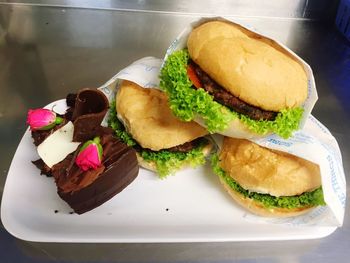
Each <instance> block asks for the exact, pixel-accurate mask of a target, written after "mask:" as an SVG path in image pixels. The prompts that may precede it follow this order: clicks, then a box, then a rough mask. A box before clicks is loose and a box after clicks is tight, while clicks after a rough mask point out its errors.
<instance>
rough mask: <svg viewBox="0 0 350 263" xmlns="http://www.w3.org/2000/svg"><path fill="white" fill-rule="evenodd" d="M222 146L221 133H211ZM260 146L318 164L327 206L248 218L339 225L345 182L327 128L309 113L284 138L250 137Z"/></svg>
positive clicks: (304, 223) (343, 205) (300, 223)
mask: <svg viewBox="0 0 350 263" xmlns="http://www.w3.org/2000/svg"><path fill="white" fill-rule="evenodd" d="M213 138H214V140H215V142H216V143H217V145H218V147H219V148H221V145H222V139H223V136H220V135H215V136H213ZM251 141H252V142H255V143H257V144H259V145H261V146H263V147H266V148H270V149H274V150H279V151H283V152H288V153H290V154H293V155H295V156H298V157H301V158H304V159H306V160H309V161H311V162H313V163H316V164H318V165H319V166H320V171H321V178H322V188H323V194H324V199H325V202H326V203H327V206H323V207H318V208H317V209H315V210H313V211H312V212H310V213H308V214H306V215H303V216H298V217H291V218H284V219H270V218H262V217H257V216H254V215H252V214H247V215H246V218H247V219H249V220H254V221H255V220H258V221H264V222H270V223H276V224H280V223H283V224H286V223H288V224H292V225H318V226H341V225H342V224H343V220H344V211H345V200H346V182H345V174H344V169H343V163H342V158H341V152H340V149H339V146H338V143H337V141H336V140H335V138H334V137H333V136H332V134H331V133H330V132H329V130H328V129H327V128H326V127H325V126H324V125H323V124H321V123H320V122H319V121H318V120H317V119H316V118H315V117H313V116H312V115H309V117H308V119H307V121H306V123H305V126H304V128H303V129H302V130H300V131H297V132H295V133H294V135H293V136H292V137H291V138H289V139H287V140H284V139H281V138H280V137H278V136H276V135H270V136H268V137H265V138H260V139H251Z"/></svg>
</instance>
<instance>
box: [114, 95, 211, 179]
mask: <svg viewBox="0 0 350 263" xmlns="http://www.w3.org/2000/svg"><path fill="white" fill-rule="evenodd" d="M115 103H116V102H115V101H113V102H112V103H111V106H110V112H109V119H108V126H109V127H111V128H112V129H113V130H114V131H115V134H116V136H117V137H118V138H119V139H121V140H122V141H123V142H124V143H126V144H127V145H128V146H131V147H133V148H134V149H135V150H136V151H137V153H138V154H139V155H140V156H141V157H142V158H143V159H144V160H145V161H146V162H151V163H154V164H155V166H156V170H157V173H158V175H159V177H160V178H165V177H166V176H167V175H170V174H172V173H174V172H175V171H177V170H179V169H180V168H181V167H182V166H183V165H184V164H189V165H190V166H192V167H196V166H199V165H202V164H204V163H205V154H204V152H203V149H204V147H205V146H207V145H208V144H209V141H208V140H207V139H206V138H204V137H200V138H197V139H195V140H193V141H190V142H186V143H184V144H181V145H178V146H174V147H171V148H168V149H162V150H160V151H153V150H151V149H146V148H143V147H142V146H140V144H139V143H138V142H137V141H136V140H135V139H133V137H132V136H131V135H130V134H129V133H128V132H127V130H126V129H125V127H124V125H123V123H122V122H121V121H120V120H119V119H118V117H117V112H116V111H115V109H116V105H115Z"/></svg>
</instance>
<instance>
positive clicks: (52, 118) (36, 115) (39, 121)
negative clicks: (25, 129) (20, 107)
mask: <svg viewBox="0 0 350 263" xmlns="http://www.w3.org/2000/svg"><path fill="white" fill-rule="evenodd" d="M62 121H63V119H62V118H61V117H58V116H56V113H55V112H53V111H51V110H48V109H35V110H29V111H28V116H27V124H28V125H29V126H30V129H31V130H32V131H35V130H50V129H52V128H53V127H54V126H55V125H57V124H60V123H62Z"/></svg>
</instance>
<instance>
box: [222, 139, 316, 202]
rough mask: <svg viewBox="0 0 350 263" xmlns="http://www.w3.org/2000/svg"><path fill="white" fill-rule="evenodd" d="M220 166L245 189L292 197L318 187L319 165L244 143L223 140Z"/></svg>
mask: <svg viewBox="0 0 350 263" xmlns="http://www.w3.org/2000/svg"><path fill="white" fill-rule="evenodd" d="M219 159H220V166H221V168H222V169H223V170H225V171H226V173H227V174H228V175H229V176H231V177H232V178H233V179H234V180H235V181H236V182H238V183H239V184H240V185H241V186H242V187H243V188H244V189H248V190H249V191H252V192H258V193H266V194H270V195H272V196H277V197H278V196H294V195H299V194H302V193H304V192H309V191H312V190H314V189H316V188H318V187H319V186H320V185H321V176H320V168H319V166H318V165H316V164H314V163H312V162H309V161H307V160H305V159H302V158H299V157H296V156H294V155H291V154H288V153H284V152H279V151H274V150H271V149H267V148H264V147H261V146H259V145H257V144H255V143H253V142H250V141H248V140H243V139H234V138H228V137H225V138H224V142H223V147H222V149H221V153H220V157H219Z"/></svg>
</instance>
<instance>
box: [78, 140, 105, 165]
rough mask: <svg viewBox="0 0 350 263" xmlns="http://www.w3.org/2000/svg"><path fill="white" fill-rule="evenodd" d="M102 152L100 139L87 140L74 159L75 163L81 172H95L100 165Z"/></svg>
mask: <svg viewBox="0 0 350 263" xmlns="http://www.w3.org/2000/svg"><path fill="white" fill-rule="evenodd" d="M102 152H103V150H102V146H101V144H100V138H99V137H95V138H94V139H93V140H89V141H87V142H85V143H84V144H83V146H82V147H81V149H80V151H79V153H78V156H77V158H76V159H75V163H76V164H77V165H78V166H79V168H80V169H81V170H83V171H87V170H89V169H94V170H95V169H97V168H98V167H99V166H100V165H101V160H102Z"/></svg>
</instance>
